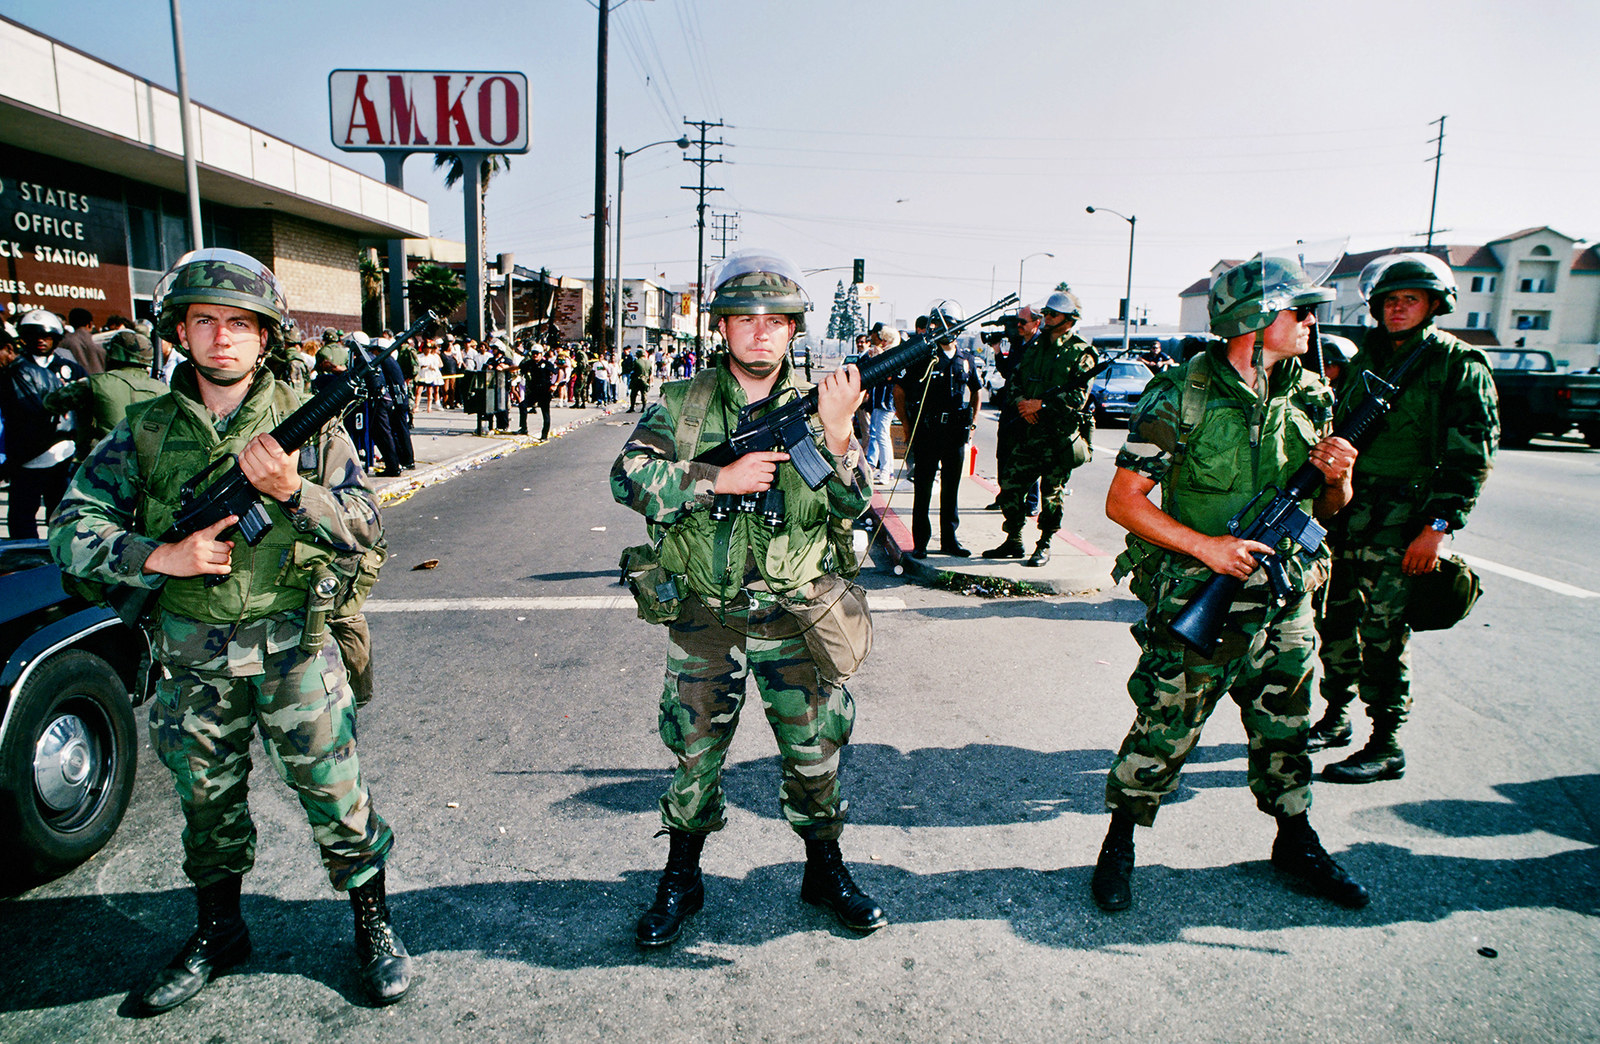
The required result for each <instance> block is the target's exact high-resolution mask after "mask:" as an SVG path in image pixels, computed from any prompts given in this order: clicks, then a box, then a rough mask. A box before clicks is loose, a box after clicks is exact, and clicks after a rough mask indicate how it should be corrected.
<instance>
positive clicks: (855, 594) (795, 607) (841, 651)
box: [778, 573, 872, 685]
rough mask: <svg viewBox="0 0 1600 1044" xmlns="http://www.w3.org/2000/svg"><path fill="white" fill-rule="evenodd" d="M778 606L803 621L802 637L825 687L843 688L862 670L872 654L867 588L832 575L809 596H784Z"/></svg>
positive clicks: (815, 587)
mask: <svg viewBox="0 0 1600 1044" xmlns="http://www.w3.org/2000/svg"><path fill="white" fill-rule="evenodd" d="M778 603H779V604H780V605H782V606H783V608H784V609H785V610H786V611H788V613H789V614H790V615H792V616H793V617H794V618H795V619H796V620H798V621H799V622H800V624H801V627H802V628H803V629H802V630H801V632H800V636H801V637H802V638H803V639H805V643H806V650H807V651H808V652H810V653H811V659H812V660H813V661H814V662H815V663H816V666H817V674H818V676H819V677H820V678H821V679H822V681H823V682H824V683H825V684H828V685H843V684H844V683H845V682H846V681H848V680H849V679H850V677H851V675H853V674H855V673H856V672H857V671H859V670H860V669H861V665H862V664H863V663H865V662H866V659H867V653H869V652H871V651H872V613H871V612H870V611H869V610H868V608H867V592H866V589H865V588H863V587H861V586H860V585H859V584H853V583H851V582H850V581H848V580H846V579H845V578H844V577H842V576H839V575H837V574H834V573H829V574H828V575H827V576H824V577H822V578H821V579H820V580H817V581H816V582H815V583H813V584H811V585H810V591H809V593H808V596H807V597H805V598H800V597H796V596H793V595H780V596H779V598H778Z"/></svg>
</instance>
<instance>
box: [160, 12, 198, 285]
mask: <svg viewBox="0 0 1600 1044" xmlns="http://www.w3.org/2000/svg"><path fill="white" fill-rule="evenodd" d="M171 7H172V57H173V59H174V61H175V62H176V64H177V67H178V117H179V125H180V126H181V127H182V129H183V187H184V191H185V192H187V193H188V195H189V249H190V250H199V249H200V248H201V247H202V246H204V245H205V244H204V242H203V237H202V236H201V231H200V230H201V223H200V175H199V172H198V168H197V166H196V164H195V159H194V151H195V145H196V144H197V143H196V141H195V137H196V136H197V135H198V133H199V131H198V128H196V127H194V126H193V124H194V109H193V107H192V106H190V104H189V64H188V62H186V61H185V60H184V56H183V15H182V13H180V12H179V10H178V0H172V3H171ZM177 260H178V259H177V258H175V257H172V258H168V259H167V263H168V264H171V263H173V262H175V261H177Z"/></svg>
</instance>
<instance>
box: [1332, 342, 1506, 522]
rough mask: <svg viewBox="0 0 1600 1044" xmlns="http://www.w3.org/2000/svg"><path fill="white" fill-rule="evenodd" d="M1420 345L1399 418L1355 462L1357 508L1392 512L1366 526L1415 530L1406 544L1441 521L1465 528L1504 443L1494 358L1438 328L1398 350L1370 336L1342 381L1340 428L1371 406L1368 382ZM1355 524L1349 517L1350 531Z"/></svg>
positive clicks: (1395, 413) (1388, 421) (1391, 418)
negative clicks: (1384, 506) (1380, 506)
mask: <svg viewBox="0 0 1600 1044" xmlns="http://www.w3.org/2000/svg"><path fill="white" fill-rule="evenodd" d="M1418 344H1421V345H1422V346H1423V354H1422V356H1421V357H1420V358H1419V359H1418V360H1417V362H1416V363H1415V364H1414V365H1413V367H1412V369H1411V371H1410V373H1409V374H1408V375H1407V377H1406V379H1405V381H1404V382H1403V387H1402V388H1401V391H1400V394H1399V396H1398V397H1397V398H1396V400H1395V404H1394V409H1393V410H1391V411H1390V413H1389V415H1388V417H1387V418H1385V421H1384V424H1383V425H1382V426H1381V427H1380V428H1379V430H1378V434H1377V435H1376V436H1375V437H1374V438H1373V440H1372V442H1371V444H1370V445H1368V446H1367V448H1366V449H1365V450H1363V451H1362V453H1361V456H1360V458H1359V459H1357V460H1356V468H1355V474H1354V485H1355V500H1356V502H1357V503H1358V504H1360V503H1367V504H1371V503H1374V502H1383V503H1389V504H1392V505H1393V508H1394V510H1393V511H1379V512H1376V513H1372V512H1362V513H1360V514H1359V517H1369V516H1370V517H1372V518H1373V519H1374V520H1375V521H1376V522H1377V523H1378V524H1379V525H1380V527H1386V526H1388V525H1391V524H1398V525H1402V528H1405V529H1409V530H1410V533H1409V534H1408V535H1405V536H1404V537H1403V539H1405V540H1408V541H1409V540H1410V539H1411V537H1412V536H1415V535H1416V532H1417V531H1418V530H1420V528H1421V527H1422V526H1423V525H1425V524H1426V523H1427V522H1428V521H1430V520H1432V519H1435V518H1442V519H1444V520H1445V521H1446V522H1448V523H1449V524H1450V528H1451V530H1452V531H1454V530H1457V529H1460V528H1461V527H1462V526H1464V525H1466V522H1467V515H1468V513H1469V512H1470V511H1471V510H1472V506H1473V504H1475V503H1477V500H1478V495H1479V494H1480V493H1481V492H1482V491H1483V484H1484V483H1485V482H1486V481H1488V478H1489V472H1490V470H1491V469H1492V468H1493V467H1494V451H1495V447H1496V445H1497V444H1498V443H1499V439H1500V412H1499V405H1498V402H1499V400H1498V399H1497V397H1496V395H1495V389H1494V376H1493V373H1492V372H1491V370H1490V368H1489V361H1488V359H1487V358H1486V357H1485V356H1484V354H1483V353H1482V352H1481V351H1479V350H1478V349H1476V348H1473V347H1471V346H1470V345H1466V344H1463V343H1462V342H1461V341H1459V340H1457V339H1456V338H1455V337H1452V336H1451V335H1450V334H1447V333H1444V332H1443V331H1441V330H1438V329H1436V328H1435V327H1434V326H1433V324H1432V323H1428V324H1426V325H1424V326H1423V327H1422V328H1421V329H1419V330H1417V331H1416V332H1415V333H1413V334H1412V335H1411V337H1409V338H1407V339H1406V341H1405V342H1404V343H1402V344H1400V345H1398V346H1392V345H1391V344H1390V342H1389V337H1388V335H1387V334H1386V333H1384V332H1383V331H1382V330H1381V329H1380V330H1375V331H1373V333H1372V334H1371V335H1369V336H1368V338H1367V342H1366V344H1365V345H1364V346H1363V347H1362V349H1361V351H1360V352H1358V353H1357V354H1356V357H1355V359H1354V360H1353V361H1352V362H1351V364H1350V366H1349V367H1348V369H1347V371H1346V373H1345V375H1344V377H1343V378H1342V379H1341V380H1340V384H1339V407H1338V413H1337V417H1338V418H1339V419H1343V418H1344V417H1345V416H1347V415H1348V413H1349V412H1350V411H1351V410H1353V409H1354V408H1355V407H1356V406H1357V405H1359V404H1360V403H1361V402H1362V401H1363V400H1365V399H1366V385H1365V383H1364V381H1363V379H1362V374H1364V373H1366V372H1368V371H1372V372H1373V373H1375V374H1376V375H1377V376H1379V377H1382V376H1384V375H1385V374H1386V373H1387V372H1388V371H1389V370H1390V369H1391V368H1392V367H1393V366H1394V365H1395V363H1396V362H1398V361H1399V360H1401V359H1403V358H1405V357H1406V356H1407V355H1409V354H1410V353H1411V351H1412V350H1413V349H1414V348H1416V347H1417V346H1418ZM1400 515H1405V516H1406V517H1405V518H1404V519H1401V518H1399V517H1398V516H1400ZM1379 516H1384V518H1386V521H1385V520H1383V519H1380V518H1379ZM1357 517H1358V513H1355V512H1352V513H1351V515H1350V522H1351V525H1352V526H1354V525H1356V518H1357Z"/></svg>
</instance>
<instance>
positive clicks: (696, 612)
mask: <svg viewBox="0 0 1600 1044" xmlns="http://www.w3.org/2000/svg"><path fill="white" fill-rule="evenodd" d="M725 619H726V625H724V624H723V623H719V622H718V620H717V618H716V617H715V616H714V615H713V614H712V612H711V610H709V609H708V608H706V606H705V605H704V604H703V603H702V602H701V601H700V599H698V598H696V597H694V596H692V595H691V596H690V597H688V598H685V599H684V601H683V611H682V613H681V614H680V615H679V617H678V618H677V619H676V620H674V621H673V622H672V623H671V624H670V625H669V626H668V640H669V643H670V644H669V647H668V652H667V674H666V684H665V686H664V687H663V689H662V693H661V720H660V730H661V740H662V742H663V743H665V744H666V745H667V749H668V750H670V751H672V753H673V754H674V755H675V756H676V757H677V759H678V768H677V771H676V772H675V773H674V774H673V777H672V785H671V786H670V787H669V788H668V789H667V792H666V793H665V794H664V795H662V797H661V822H662V823H664V824H665V825H666V826H668V827H670V828H672V829H674V830H683V831H687V832H689V833H695V834H703V833H708V832H710V831H712V830H720V829H721V828H722V826H723V824H724V823H725V822H726V814H725V813H726V807H727V799H726V796H725V795H724V793H723V790H722V766H723V762H724V760H725V759H726V758H727V755H728V744H729V743H731V742H732V740H733V733H734V729H735V728H737V727H738V724H739V712H740V710H741V709H742V708H743V706H744V699H745V689H746V683H747V681H748V680H749V679H750V678H752V677H754V679H755V683H756V691H757V692H758V693H759V694H760V696H761V702H762V706H763V707H764V709H765V710H766V715H767V724H769V725H771V726H772V733H773V735H774V736H775V737H777V740H778V755H779V760H780V762H781V764H782V778H781V781H780V786H779V791H778V803H779V805H780V807H781V808H782V809H783V815H784V818H785V819H787V820H788V821H789V825H790V826H792V827H793V828H794V830H795V832H796V833H798V834H799V835H800V836H801V837H804V838H807V839H812V840H819V841H829V840H836V839H838V837H839V834H840V832H841V831H842V830H843V829H844V813H845V809H846V807H847V803H846V802H845V801H843V800H841V798H840V795H839V751H840V748H842V747H843V746H844V745H845V744H846V743H848V742H850V730H851V728H852V726H853V725H854V724H855V717H856V707H855V701H854V700H852V699H851V698H850V693H849V692H847V691H846V690H845V688H844V686H842V685H828V684H825V683H823V682H822V681H821V679H820V678H819V677H818V674H817V668H816V664H815V662H814V661H813V660H812V658H811V653H810V652H809V651H808V650H807V649H806V643H805V639H804V638H802V637H800V636H799V634H798V633H797V629H798V624H797V623H796V621H795V619H794V617H793V616H791V615H790V614H789V613H788V612H786V611H785V610H784V609H782V608H781V607H779V606H777V605H776V604H775V603H774V601H773V599H772V596H771V595H763V594H757V593H751V603H750V605H749V607H748V608H746V609H742V610H735V611H730V612H728V613H727V614H726V616H725ZM764 635H772V637H763V636H764ZM779 635H784V636H786V637H779Z"/></svg>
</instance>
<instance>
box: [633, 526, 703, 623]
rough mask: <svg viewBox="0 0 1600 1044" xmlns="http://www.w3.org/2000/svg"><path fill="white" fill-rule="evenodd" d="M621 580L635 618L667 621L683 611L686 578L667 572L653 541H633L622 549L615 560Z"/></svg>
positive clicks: (675, 617) (657, 621) (669, 621)
mask: <svg viewBox="0 0 1600 1044" xmlns="http://www.w3.org/2000/svg"><path fill="white" fill-rule="evenodd" d="M617 567H618V568H619V569H621V570H622V582H623V583H624V584H626V585H627V586H628V590H630V591H632V592H633V601H634V603H635V604H636V605H637V606H638V608H639V619H641V620H643V621H644V622H645V623H653V624H664V623H671V622H672V621H673V620H676V619H677V618H678V614H679V613H680V612H682V611H683V596H684V595H685V594H686V593H687V591H688V587H687V583H686V580H687V578H686V577H683V576H679V575H676V574H673V573H670V572H668V571H667V569H666V568H665V567H664V566H662V564H661V549H660V548H659V547H658V546H657V545H655V544H635V545H634V546H633V547H626V548H623V549H622V558H621V560H620V561H619V562H618V563H617Z"/></svg>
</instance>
